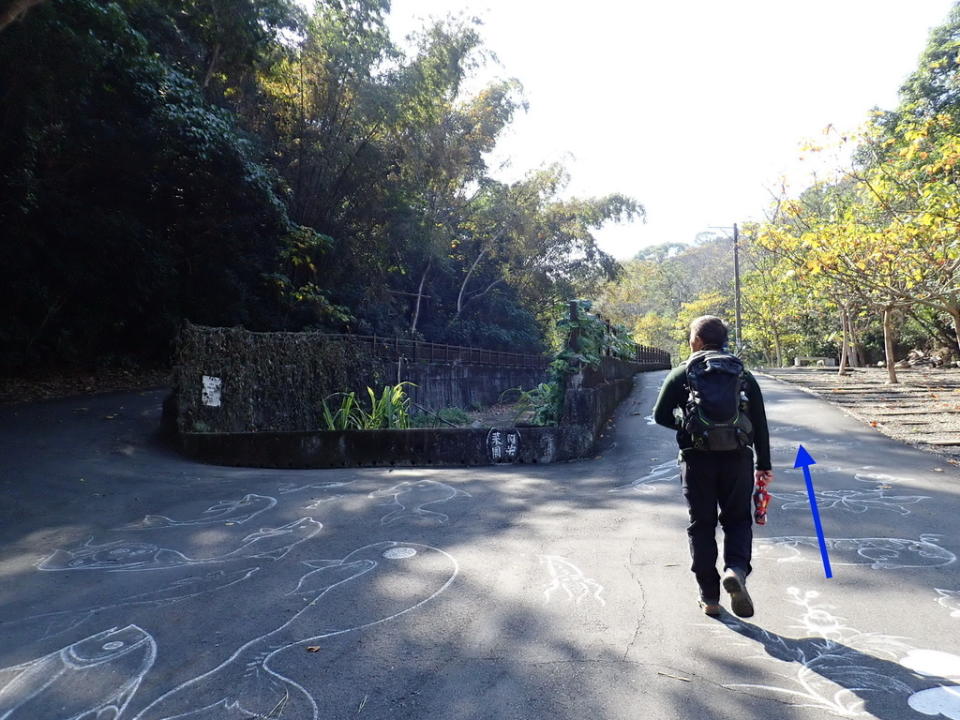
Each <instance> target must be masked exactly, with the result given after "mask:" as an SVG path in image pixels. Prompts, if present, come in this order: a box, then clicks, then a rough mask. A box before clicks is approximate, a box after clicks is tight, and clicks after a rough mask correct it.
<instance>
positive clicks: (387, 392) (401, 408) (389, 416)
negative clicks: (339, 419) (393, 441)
mask: <svg viewBox="0 0 960 720" xmlns="http://www.w3.org/2000/svg"><path fill="white" fill-rule="evenodd" d="M412 384H413V383H409V382H402V383H399V384H397V385H384V386H383V392H382V393H381V394H380V397H377V394H376V393H375V392H374V391H373V389H372V388H367V395H368V396H369V397H370V409H369V410H364V409H363V408H362V407H361V406H360V405H357V408H356V409H357V417H358V424H359V427H360V429H361V430H384V429H398V430H405V429H407V428H409V427H410V398H408V397H407V395H406V393H405V392H404V389H403V387H404V385H412Z"/></svg>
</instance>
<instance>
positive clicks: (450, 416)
mask: <svg viewBox="0 0 960 720" xmlns="http://www.w3.org/2000/svg"><path fill="white" fill-rule="evenodd" d="M437 416H438V417H439V418H440V419H441V420H443V421H444V422H448V423H450V424H451V425H466V424H467V423H469V422H470V416H469V415H467V413H466V411H465V410H462V409H461V408H458V407H448V408H443V409H442V410H440V412H438V413H437Z"/></svg>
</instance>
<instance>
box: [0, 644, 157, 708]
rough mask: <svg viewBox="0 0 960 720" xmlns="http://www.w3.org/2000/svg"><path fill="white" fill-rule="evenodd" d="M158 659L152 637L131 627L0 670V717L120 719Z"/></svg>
mask: <svg viewBox="0 0 960 720" xmlns="http://www.w3.org/2000/svg"><path fill="white" fill-rule="evenodd" d="M156 657H157V646H156V643H155V642H154V640H153V637H152V636H151V635H150V633H148V632H146V631H145V630H143V629H142V628H140V627H138V626H136V625H127V626H126V627H124V628H119V629H118V628H111V629H110V630H104V631H103V632H99V633H97V634H95V635H90V636H89V637H87V638H84V639H83V640H80V641H79V642H75V643H73V644H72V645H67V646H66V647H64V648H61V649H60V650H57V651H56V652H53V653H50V654H49V655H45V656H44V657H41V658H38V659H36V660H31V661H29V662H26V663H23V664H21V665H16V666H14V667H8V668H3V669H0V718H3V719H4V720H30V719H34V718H35V719H37V720H39V719H40V718H63V719H64V720H80V719H81V718H82V719H84V720H86V719H87V718H91V719H93V718H99V719H101V720H116V719H117V718H119V717H120V716H121V715H122V714H123V711H124V710H125V709H126V707H127V705H128V704H129V702H130V700H131V698H132V697H133V695H134V694H135V693H136V691H137V689H138V688H139V687H140V683H141V681H142V680H143V678H144V676H145V675H146V674H147V672H149V670H150V668H151V667H152V666H153V663H154V660H155V659H156Z"/></svg>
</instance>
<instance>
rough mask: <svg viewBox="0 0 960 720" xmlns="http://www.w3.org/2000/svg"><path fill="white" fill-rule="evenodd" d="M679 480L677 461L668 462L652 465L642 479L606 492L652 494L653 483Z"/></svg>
mask: <svg viewBox="0 0 960 720" xmlns="http://www.w3.org/2000/svg"><path fill="white" fill-rule="evenodd" d="M679 479H680V468H679V466H678V465H677V461H676V460H670V461H669V462H665V463H660V464H659V465H654V466H653V468H651V470H650V472H648V473H647V474H646V475H644V476H643V477H640V478H637V479H636V480H634V481H633V482H630V483H627V484H626V485H618V486H617V487H615V488H612V489H610V490H608V491H607V492H612V493H620V492H628V491H629V490H636V491H637V492H652V491H653V490H655V489H656V488H655V487H653V486H654V484H655V483H662V482H673V481H674V480H679Z"/></svg>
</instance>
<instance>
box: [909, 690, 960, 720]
mask: <svg viewBox="0 0 960 720" xmlns="http://www.w3.org/2000/svg"><path fill="white" fill-rule="evenodd" d="M907 703H908V704H909V705H910V707H911V708H912V709H914V710H916V711H917V712H918V713H923V714H924V715H933V716H938V715H943V716H944V717H946V718H950V720H960V686H958V685H941V686H940V687H935V688H929V689H928V690H921V691H920V692H917V693H914V694H913V695H911V696H910V697H909V698H907Z"/></svg>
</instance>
